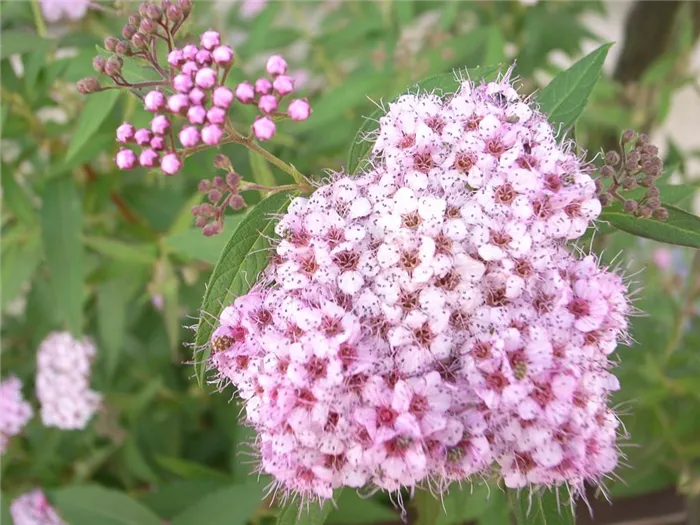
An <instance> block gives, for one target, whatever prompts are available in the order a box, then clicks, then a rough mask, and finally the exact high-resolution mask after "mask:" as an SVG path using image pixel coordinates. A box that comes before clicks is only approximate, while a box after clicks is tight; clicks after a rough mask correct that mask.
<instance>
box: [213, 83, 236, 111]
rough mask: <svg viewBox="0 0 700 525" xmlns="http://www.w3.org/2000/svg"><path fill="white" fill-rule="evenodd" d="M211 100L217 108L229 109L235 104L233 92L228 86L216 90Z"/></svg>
mask: <svg viewBox="0 0 700 525" xmlns="http://www.w3.org/2000/svg"><path fill="white" fill-rule="evenodd" d="M211 100H212V102H213V103H214V105H215V106H219V107H221V108H228V107H229V106H230V105H231V102H233V92H232V91H231V90H230V89H229V88H227V87H226V86H219V87H218V88H216V89H215V90H214V93H213V94H212V97H211Z"/></svg>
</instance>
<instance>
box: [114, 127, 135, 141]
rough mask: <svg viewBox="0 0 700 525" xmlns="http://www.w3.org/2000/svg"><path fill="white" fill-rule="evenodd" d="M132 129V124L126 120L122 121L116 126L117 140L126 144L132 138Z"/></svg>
mask: <svg viewBox="0 0 700 525" xmlns="http://www.w3.org/2000/svg"><path fill="white" fill-rule="evenodd" d="M134 131H135V129H134V126H132V125H131V124H129V123H128V122H124V124H122V125H121V126H119V127H118V128H117V140H118V141H119V142H121V143H122V144H126V143H127V142H129V141H130V140H132V139H133V138H134Z"/></svg>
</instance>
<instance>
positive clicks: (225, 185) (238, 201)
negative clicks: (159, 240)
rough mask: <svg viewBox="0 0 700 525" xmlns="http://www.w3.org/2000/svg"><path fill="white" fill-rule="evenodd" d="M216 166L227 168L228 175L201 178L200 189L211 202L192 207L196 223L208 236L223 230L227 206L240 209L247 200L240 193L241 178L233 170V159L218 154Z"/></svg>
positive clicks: (215, 161) (215, 160)
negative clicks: (209, 179)
mask: <svg viewBox="0 0 700 525" xmlns="http://www.w3.org/2000/svg"><path fill="white" fill-rule="evenodd" d="M214 167H216V168H219V169H223V170H227V171H228V173H227V175H226V177H218V176H217V177H214V178H213V180H211V181H208V180H201V181H200V182H199V191H200V192H201V193H204V194H205V195H206V196H207V199H208V200H209V202H208V203H204V204H199V205H196V206H193V207H192V215H194V216H195V223H196V225H197V227H198V228H202V233H204V235H206V236H207V237H210V236H212V235H218V234H219V233H221V231H222V230H223V227H224V220H223V217H224V212H225V211H226V208H229V207H230V208H231V209H232V210H240V209H242V208H244V207H245V201H244V200H243V197H242V196H241V195H240V194H239V191H240V183H241V178H240V177H239V176H238V174H237V173H235V172H234V171H233V168H232V166H231V161H230V160H229V159H228V158H227V157H225V156H224V155H217V156H216V158H215V159H214Z"/></svg>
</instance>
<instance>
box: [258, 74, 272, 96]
mask: <svg viewBox="0 0 700 525" xmlns="http://www.w3.org/2000/svg"><path fill="white" fill-rule="evenodd" d="M270 91H272V83H271V82H270V81H269V80H268V79H266V78H259V79H257V80H256V81H255V92H256V93H258V94H259V95H267V94H268V93H269V92H270Z"/></svg>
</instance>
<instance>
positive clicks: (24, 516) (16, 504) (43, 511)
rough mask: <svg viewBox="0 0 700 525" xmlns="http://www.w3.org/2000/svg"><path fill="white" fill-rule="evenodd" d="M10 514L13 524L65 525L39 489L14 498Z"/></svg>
mask: <svg viewBox="0 0 700 525" xmlns="http://www.w3.org/2000/svg"><path fill="white" fill-rule="evenodd" d="M10 514H11V515H12V521H14V523H15V525H66V522H65V521H63V520H62V519H61V518H60V516H59V515H58V513H57V512H56V510H55V509H54V508H53V507H52V506H51V504H50V503H49V502H48V500H47V499H46V496H45V495H44V493H43V492H42V491H41V490H40V489H35V490H32V491H30V492H27V493H25V494H22V495H21V496H19V497H18V498H16V499H14V500H13V501H12V504H11V505H10Z"/></svg>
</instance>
